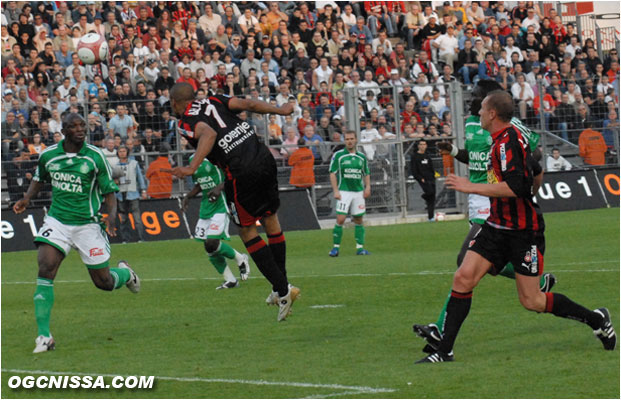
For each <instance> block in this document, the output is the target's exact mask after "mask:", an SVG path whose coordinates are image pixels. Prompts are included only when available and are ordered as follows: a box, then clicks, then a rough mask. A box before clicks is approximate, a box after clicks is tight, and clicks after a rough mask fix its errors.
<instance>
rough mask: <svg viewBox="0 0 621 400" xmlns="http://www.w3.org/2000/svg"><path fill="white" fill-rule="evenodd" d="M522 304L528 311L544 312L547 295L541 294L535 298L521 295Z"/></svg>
mask: <svg viewBox="0 0 621 400" xmlns="http://www.w3.org/2000/svg"><path fill="white" fill-rule="evenodd" d="M520 304H522V306H523V307H524V308H525V309H527V310H528V311H536V312H543V311H545V308H546V300H545V295H544V294H543V293H541V292H539V293H538V294H537V295H535V296H530V295H520Z"/></svg>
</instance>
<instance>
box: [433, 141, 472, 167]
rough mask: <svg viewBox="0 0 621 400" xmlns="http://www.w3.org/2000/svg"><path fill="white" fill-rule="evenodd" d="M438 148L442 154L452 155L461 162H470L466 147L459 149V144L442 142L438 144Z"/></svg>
mask: <svg viewBox="0 0 621 400" xmlns="http://www.w3.org/2000/svg"><path fill="white" fill-rule="evenodd" d="M437 146H438V149H439V150H440V153H442V155H448V154H450V155H452V156H453V157H455V159H456V160H457V161H459V162H462V163H464V164H468V151H466V149H459V148H457V146H453V145H452V144H451V143H447V142H440V143H438V144H437Z"/></svg>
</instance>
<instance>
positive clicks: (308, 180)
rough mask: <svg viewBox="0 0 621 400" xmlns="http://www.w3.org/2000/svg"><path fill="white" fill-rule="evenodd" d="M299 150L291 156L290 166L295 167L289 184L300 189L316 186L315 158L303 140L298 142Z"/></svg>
mask: <svg viewBox="0 0 621 400" xmlns="http://www.w3.org/2000/svg"><path fill="white" fill-rule="evenodd" d="M297 145H298V148H297V149H296V150H295V151H293V153H292V154H291V156H289V160H288V164H289V166H291V167H293V168H292V169H291V176H290V178H289V183H290V184H291V185H293V186H295V187H299V188H309V187H311V186H313V185H314V184H315V171H314V169H313V168H314V167H313V166H314V164H315V156H314V155H313V152H312V151H311V150H310V149H309V145H307V143H306V141H305V140H304V139H303V138H300V139H299V140H298V143H297Z"/></svg>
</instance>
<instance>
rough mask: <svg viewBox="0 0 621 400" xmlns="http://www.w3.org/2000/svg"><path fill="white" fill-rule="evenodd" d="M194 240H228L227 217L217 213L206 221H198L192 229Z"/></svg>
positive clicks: (224, 214)
mask: <svg viewBox="0 0 621 400" xmlns="http://www.w3.org/2000/svg"><path fill="white" fill-rule="evenodd" d="M194 239H197V240H207V239H221V240H229V239H230V237H229V215H228V214H226V213H218V214H214V215H213V216H212V217H211V218H208V219H199V220H198V222H197V223H196V229H194Z"/></svg>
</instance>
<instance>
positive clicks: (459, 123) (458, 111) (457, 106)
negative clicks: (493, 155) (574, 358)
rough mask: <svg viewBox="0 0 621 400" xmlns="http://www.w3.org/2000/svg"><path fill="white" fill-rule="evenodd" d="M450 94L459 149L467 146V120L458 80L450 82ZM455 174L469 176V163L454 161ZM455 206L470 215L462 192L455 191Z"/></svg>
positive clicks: (454, 134) (453, 123)
mask: <svg viewBox="0 0 621 400" xmlns="http://www.w3.org/2000/svg"><path fill="white" fill-rule="evenodd" d="M448 85H449V86H448V90H449V96H450V99H451V124H452V126H453V132H452V135H453V136H455V146H457V148H458V149H463V148H465V147H466V145H465V139H466V133H465V130H464V121H465V120H466V116H465V112H464V107H465V103H464V101H463V98H464V95H463V91H462V86H461V84H460V83H459V82H458V81H453V82H449V84H448ZM454 165H455V174H456V175H458V176H468V166H467V164H464V163H461V162H454ZM455 206H456V208H457V210H459V212H460V213H462V214H466V215H468V196H467V195H466V194H464V193H461V192H457V191H456V192H455Z"/></svg>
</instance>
